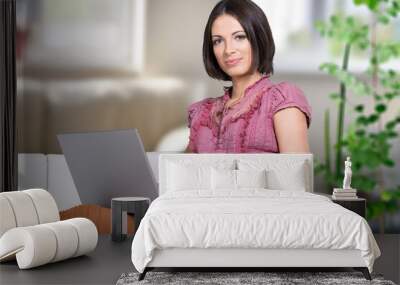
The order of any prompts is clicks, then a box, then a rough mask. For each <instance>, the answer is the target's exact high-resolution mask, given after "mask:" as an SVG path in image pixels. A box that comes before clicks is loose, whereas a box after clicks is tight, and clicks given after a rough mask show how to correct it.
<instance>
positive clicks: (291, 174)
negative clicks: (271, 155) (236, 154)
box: [238, 159, 309, 191]
mask: <svg viewBox="0 0 400 285" xmlns="http://www.w3.org/2000/svg"><path fill="white" fill-rule="evenodd" d="M238 168H239V169H240V170H262V169H266V170H267V188H268V189H274V190H291V191H306V189H308V188H309V187H307V186H308V180H307V179H306V177H307V171H308V170H307V169H308V168H307V167H306V161H304V160H285V161H267V160H262V159H254V160H250V159H240V160H239V161H238Z"/></svg>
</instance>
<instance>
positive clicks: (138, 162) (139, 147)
mask: <svg viewBox="0 0 400 285" xmlns="http://www.w3.org/2000/svg"><path fill="white" fill-rule="evenodd" d="M57 137H58V140H59V143H60V145H61V148H62V151H63V153H64V156H65V159H66V161H67V164H68V167H69V170H70V172H71V175H72V178H73V180H74V183H75V187H76V188H77V190H78V193H79V196H80V198H81V201H82V203H83V204H96V205H100V206H103V207H111V199H112V198H116V197H147V198H150V199H151V200H154V199H155V198H156V197H157V196H158V189H157V182H156V179H155V177H154V175H153V172H152V170H151V167H150V164H149V161H148V159H147V155H146V153H145V150H144V147H143V144H142V141H141V139H140V136H139V133H138V131H137V129H128V130H112V131H99V132H86V133H67V134H60V135H57Z"/></svg>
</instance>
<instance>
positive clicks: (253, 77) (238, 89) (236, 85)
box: [231, 72, 263, 99]
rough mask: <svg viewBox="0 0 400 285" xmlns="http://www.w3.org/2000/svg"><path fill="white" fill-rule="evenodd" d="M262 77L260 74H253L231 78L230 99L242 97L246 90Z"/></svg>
mask: <svg viewBox="0 0 400 285" xmlns="http://www.w3.org/2000/svg"><path fill="white" fill-rule="evenodd" d="M262 76H263V75H262V74H261V73H259V72H255V73H252V74H250V75H244V76H241V77H234V78H232V94H231V99H237V98H240V97H242V96H243V95H244V91H245V90H246V88H247V87H249V86H250V85H252V84H254V83H255V82H257V81H258V80H260V79H261V77H262Z"/></svg>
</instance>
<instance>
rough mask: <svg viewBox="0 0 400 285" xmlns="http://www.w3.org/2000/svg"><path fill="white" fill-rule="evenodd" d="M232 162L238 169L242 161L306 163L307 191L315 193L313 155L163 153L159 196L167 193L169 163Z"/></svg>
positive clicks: (275, 163) (273, 163)
mask: <svg viewBox="0 0 400 285" xmlns="http://www.w3.org/2000/svg"><path fill="white" fill-rule="evenodd" d="M221 160H223V161H232V163H233V164H234V165H235V168H236V169H237V166H238V164H239V165H240V162H241V161H246V162H253V161H254V162H255V163H260V162H261V163H265V164H268V165H282V164H283V165H291V164H294V163H303V162H304V168H302V169H304V178H305V182H306V191H307V192H313V191H314V187H313V184H314V166H313V154H312V153H304V154H303V153H301V154H299V153H293V154H292V153H290V154H289V153H237V154H236V153H163V154H160V156H159V161H158V172H159V194H160V195H161V194H163V193H165V192H166V181H167V165H168V162H169V161H171V162H176V163H199V164H202V165H204V164H210V165H212V164H213V163H218V161H221Z"/></svg>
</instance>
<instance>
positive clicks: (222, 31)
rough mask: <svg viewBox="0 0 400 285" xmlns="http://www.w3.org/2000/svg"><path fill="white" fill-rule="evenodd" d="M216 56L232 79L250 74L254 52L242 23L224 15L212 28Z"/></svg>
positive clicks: (216, 20)
mask: <svg viewBox="0 0 400 285" xmlns="http://www.w3.org/2000/svg"><path fill="white" fill-rule="evenodd" d="M211 38H212V43H213V50H214V55H215V57H216V59H217V61H218V64H219V66H220V67H221V69H222V70H223V71H224V72H225V73H226V74H228V75H229V76H230V77H231V78H234V77H241V76H243V75H247V74H249V73H250V71H251V70H250V67H251V62H252V51H251V44H250V41H249V40H248V39H247V36H246V33H245V31H244V29H243V27H242V26H241V25H240V23H239V22H238V21H237V20H236V19H235V18H234V17H232V16H230V15H228V14H224V15H221V16H219V17H218V18H217V19H215V21H214V23H213V24H212V27H211Z"/></svg>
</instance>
